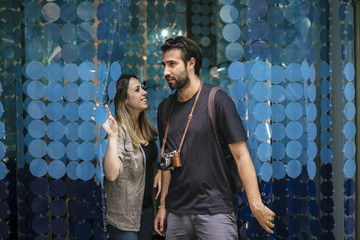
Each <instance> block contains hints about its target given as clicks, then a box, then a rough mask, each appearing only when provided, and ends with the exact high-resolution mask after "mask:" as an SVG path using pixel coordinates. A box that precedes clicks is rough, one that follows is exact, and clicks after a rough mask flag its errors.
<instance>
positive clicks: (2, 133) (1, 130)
mask: <svg viewBox="0 0 360 240" xmlns="http://www.w3.org/2000/svg"><path fill="white" fill-rule="evenodd" d="M18 120H19V121H21V123H20V124H22V126H23V121H22V118H16V126H17V129H18V130H19V131H22V129H23V127H18ZM4 136H5V126H4V123H3V122H0V139H2V138H3V137H4Z"/></svg>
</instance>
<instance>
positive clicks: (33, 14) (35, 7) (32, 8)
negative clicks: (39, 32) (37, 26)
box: [24, 1, 42, 20]
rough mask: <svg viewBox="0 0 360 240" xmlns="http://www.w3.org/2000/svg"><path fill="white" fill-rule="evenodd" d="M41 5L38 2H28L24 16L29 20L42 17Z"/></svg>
mask: <svg viewBox="0 0 360 240" xmlns="http://www.w3.org/2000/svg"><path fill="white" fill-rule="evenodd" d="M41 8H42V6H41V4H40V3H38V2H33V1H31V2H26V3H25V7H24V15H25V17H26V18H27V19H30V20H36V19H39V18H40V17H41Z"/></svg>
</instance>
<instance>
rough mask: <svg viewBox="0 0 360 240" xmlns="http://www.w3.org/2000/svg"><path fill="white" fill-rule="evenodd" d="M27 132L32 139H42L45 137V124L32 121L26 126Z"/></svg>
mask: <svg viewBox="0 0 360 240" xmlns="http://www.w3.org/2000/svg"><path fill="white" fill-rule="evenodd" d="M28 131H29V134H30V136H32V137H33V138H42V137H44V136H45V132H46V124H45V122H43V121H41V120H33V121H31V122H30V124H29V126H28Z"/></svg>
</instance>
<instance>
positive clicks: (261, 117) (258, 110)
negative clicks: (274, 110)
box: [254, 102, 271, 122]
mask: <svg viewBox="0 0 360 240" xmlns="http://www.w3.org/2000/svg"><path fill="white" fill-rule="evenodd" d="M254 115H255V119H256V120H258V121H259V122H265V121H266V120H268V119H269V118H270V116H271V108H270V106H269V104H268V103H266V102H260V103H257V104H256V105H255V108H254Z"/></svg>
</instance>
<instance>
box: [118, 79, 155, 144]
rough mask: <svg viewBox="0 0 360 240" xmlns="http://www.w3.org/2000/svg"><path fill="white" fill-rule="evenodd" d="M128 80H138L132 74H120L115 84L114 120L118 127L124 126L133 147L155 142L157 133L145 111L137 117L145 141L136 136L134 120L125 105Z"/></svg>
mask: <svg viewBox="0 0 360 240" xmlns="http://www.w3.org/2000/svg"><path fill="white" fill-rule="evenodd" d="M130 78H136V79H138V78H137V77H136V76H135V75H133V74H122V75H121V76H120V78H119V79H118V81H117V83H116V94H115V98H114V104H115V119H116V121H117V122H118V124H119V125H120V126H124V127H125V128H126V130H127V131H128V133H129V136H130V138H131V141H132V143H133V145H135V146H140V145H144V144H146V143H147V142H152V141H155V138H156V136H157V133H156V131H155V128H154V126H153V125H152V124H151V122H150V120H149V119H148V117H147V116H146V113H145V111H142V112H141V113H140V115H139V120H138V121H139V127H140V130H141V133H142V135H143V138H144V139H145V140H142V139H141V138H140V137H139V136H138V134H137V129H136V119H134V117H133V116H132V114H131V112H130V110H129V108H128V107H127V105H126V103H125V100H126V98H127V90H128V87H129V81H130Z"/></svg>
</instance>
